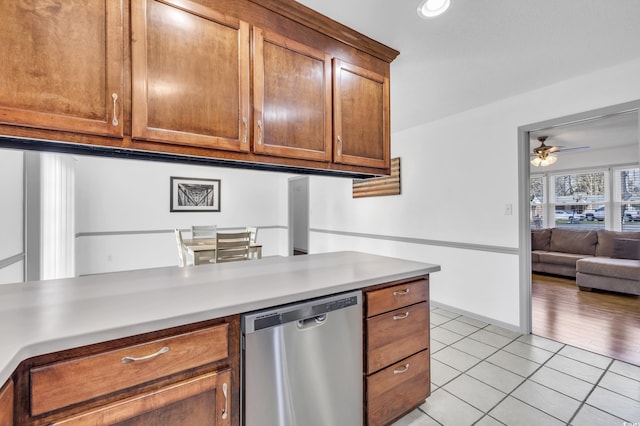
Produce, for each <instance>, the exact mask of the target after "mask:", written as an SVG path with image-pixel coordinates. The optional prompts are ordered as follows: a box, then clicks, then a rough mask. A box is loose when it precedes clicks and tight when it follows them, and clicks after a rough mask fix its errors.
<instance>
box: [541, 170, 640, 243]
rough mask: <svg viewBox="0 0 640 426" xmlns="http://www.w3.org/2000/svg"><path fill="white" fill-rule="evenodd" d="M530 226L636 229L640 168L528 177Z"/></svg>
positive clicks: (639, 215) (639, 213) (639, 224)
mask: <svg viewBox="0 0 640 426" xmlns="http://www.w3.org/2000/svg"><path fill="white" fill-rule="evenodd" d="M529 191H530V200H531V204H530V206H531V211H530V225H531V228H532V229H534V228H543V227H545V228H549V227H560V228H580V229H612V230H622V231H640V168H638V167H629V166H626V167H617V168H611V169H608V170H602V169H600V170H584V171H579V172H573V173H566V172H565V173H559V174H555V175H547V174H543V175H532V176H531V177H530V190H529Z"/></svg>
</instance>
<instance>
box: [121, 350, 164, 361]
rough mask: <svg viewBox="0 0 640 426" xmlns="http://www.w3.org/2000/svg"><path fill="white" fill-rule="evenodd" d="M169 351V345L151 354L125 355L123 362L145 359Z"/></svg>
mask: <svg viewBox="0 0 640 426" xmlns="http://www.w3.org/2000/svg"><path fill="white" fill-rule="evenodd" d="M167 352H169V346H163V347H162V348H160V350H159V351H158V352H154V353H152V354H150V355H145V356H141V357H135V356H125V357H123V358H122V363H123V364H126V363H128V362H134V361H144V360H145V359H151V358H155V357H157V356H158V355H162V354H164V353H167Z"/></svg>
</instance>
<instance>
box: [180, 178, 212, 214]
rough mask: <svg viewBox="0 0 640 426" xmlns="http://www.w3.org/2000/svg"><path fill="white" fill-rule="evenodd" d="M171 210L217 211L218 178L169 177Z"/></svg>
mask: <svg viewBox="0 0 640 426" xmlns="http://www.w3.org/2000/svg"><path fill="white" fill-rule="evenodd" d="M170 211H172V212H219V211H220V179H194V178H184V177H171V208H170Z"/></svg>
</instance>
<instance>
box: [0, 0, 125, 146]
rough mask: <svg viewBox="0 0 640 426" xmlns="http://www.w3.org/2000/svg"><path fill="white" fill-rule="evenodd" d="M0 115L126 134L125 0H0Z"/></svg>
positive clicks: (59, 126) (60, 127) (65, 127)
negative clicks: (124, 117) (124, 80)
mask: <svg viewBox="0 0 640 426" xmlns="http://www.w3.org/2000/svg"><path fill="white" fill-rule="evenodd" d="M0 10H2V13H1V14H0V34H1V35H2V43H0V57H1V58H2V60H1V61H0V75H1V76H2V78H1V79H0V122H1V123H7V124H18V125H22V126H27V127H37V128H42V129H53V130H63V131H72V132H78V133H88V134H96V135H106V136H117V137H121V136H122V135H123V117H122V114H123V113H122V111H123V107H122V106H123V102H122V99H123V51H124V45H123V10H122V2H119V1H111V0H102V1H91V2H83V4H82V5H81V6H80V5H78V4H77V2H66V1H58V2H38V1H29V2H25V1H14V0H0Z"/></svg>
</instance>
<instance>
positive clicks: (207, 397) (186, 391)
mask: <svg viewBox="0 0 640 426" xmlns="http://www.w3.org/2000/svg"><path fill="white" fill-rule="evenodd" d="M230 381H231V372H230V371H229V370H226V371H221V372H217V373H210V374H206V375H203V376H199V377H195V378H193V379H190V380H186V381H184V382H179V383H175V384H173V385H169V386H165V387H163V388H160V389H158V390H154V391H151V392H147V393H143V394H141V395H136V396H134V397H131V398H127V399H125V400H122V401H117V402H114V403H112V404H109V405H107V406H103V407H99V408H97V409H95V410H90V411H87V412H84V413H81V414H78V415H76V416H73V417H70V418H66V419H63V420H60V421H58V422H54V423H51V424H50V425H51V426H63V425H64V426H86V425H107V424H108V425H115V424H119V425H125V424H126V425H165V424H166V425H174V424H183V425H198V426H223V425H224V426H228V425H230V424H231V416H230V415H229V414H230V413H229V410H230V402H229V399H230V397H231V388H230V384H231V383H230Z"/></svg>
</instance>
